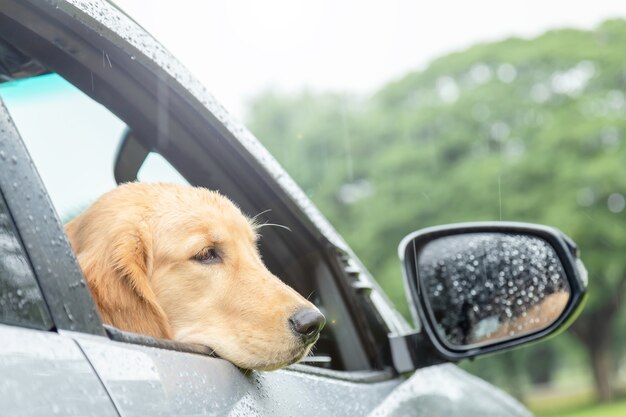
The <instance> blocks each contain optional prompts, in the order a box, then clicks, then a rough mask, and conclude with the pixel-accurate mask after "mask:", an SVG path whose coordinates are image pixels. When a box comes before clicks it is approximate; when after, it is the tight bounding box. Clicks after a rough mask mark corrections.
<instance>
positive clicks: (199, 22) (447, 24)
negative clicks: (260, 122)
mask: <svg viewBox="0 0 626 417" xmlns="http://www.w3.org/2000/svg"><path fill="white" fill-rule="evenodd" d="M115 2H116V3H117V4H118V5H119V6H120V7H122V8H123V9H124V10H126V12H127V13H128V14H129V15H131V16H132V17H133V18H134V19H135V20H137V21H138V22H139V23H140V24H141V25H142V26H144V27H145V28H146V29H147V30H148V31H149V32H151V33H152V34H153V35H155V37H156V38H157V39H158V40H159V41H161V42H162V43H163V44H164V45H165V46H166V47H167V48H168V49H169V50H170V51H171V52H172V53H173V54H174V55H176V56H177V57H178V58H179V59H180V60H181V61H182V62H183V63H184V64H185V65H186V66H187V67H189V69H191V71H192V72H193V73H194V74H195V75H196V76H197V77H198V78H199V79H200V80H201V81H202V82H203V83H204V84H206V85H207V87H208V88H209V91H211V92H212V93H213V94H214V95H215V96H216V97H217V98H218V100H219V101H221V102H222V104H223V105H224V106H225V107H226V108H227V109H229V110H230V112H231V113H233V114H234V115H235V116H237V117H238V118H240V119H243V118H244V112H245V108H246V102H247V100H249V99H250V98H251V97H254V96H255V95H256V94H258V93H259V92H261V91H264V90H267V89H270V88H275V89H280V90H283V91H294V90H299V89H304V88H308V89H313V90H332V91H339V92H355V93H359V94H367V93H370V92H373V91H375V90H376V89H378V88H379V87H381V86H382V85H383V84H384V83H385V82H387V81H390V80H393V79H396V78H399V77H401V76H403V75H404V74H406V73H407V72H409V71H411V70H415V69H419V68H423V67H424V66H425V65H426V64H427V63H428V62H430V61H431V60H432V59H434V58H436V57H438V56H440V55H443V54H445V53H447V52H451V51H454V50H459V49H463V48H465V47H468V46H470V45H473V44H475V43H478V42H485V41H492V40H498V39H502V38H506V37H509V36H513V35H515V36H524V37H528V36H534V35H537V34H540V33H542V32H544V31H546V30H548V29H551V28H559V27H564V26H569V27H579V28H592V27H594V26H595V25H596V24H598V23H599V22H601V21H602V20H604V19H606V18H611V17H626V1H625V0H593V1H581V0H524V1H516V2H511V1H506V0H505V1H502V0H474V1H461V0H457V1H453V0H436V1H434V2H430V1H428V2H427V1H417V0H413V1H410V0H386V1H382V0H379V1H372V0H343V1H341V0H335V1H332V0H317V1H309V2H304V1H299V0H226V1H207V0H205V1H200V0H177V1H171V0H150V1H146V0H115Z"/></svg>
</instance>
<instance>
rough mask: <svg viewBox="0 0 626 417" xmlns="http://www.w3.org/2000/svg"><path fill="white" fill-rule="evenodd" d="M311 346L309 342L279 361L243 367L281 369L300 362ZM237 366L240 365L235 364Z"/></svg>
mask: <svg viewBox="0 0 626 417" xmlns="http://www.w3.org/2000/svg"><path fill="white" fill-rule="evenodd" d="M312 347H313V345H312V344H311V345H308V346H306V347H304V348H303V349H299V351H298V352H297V353H296V354H294V355H289V359H286V360H284V361H280V362H276V363H269V364H256V365H255V366H251V367H243V368H244V369H245V368H248V369H254V370H255V371H275V370H277V369H281V368H284V367H286V366H289V365H293V364H294V363H297V362H300V361H301V360H302V359H304V358H305V357H306V356H307V355H308V354H309V352H310V351H311V348H312ZM233 363H234V364H235V365H237V363H236V362H233ZM237 366H239V367H242V366H241V365H237Z"/></svg>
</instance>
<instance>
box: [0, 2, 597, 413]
mask: <svg viewBox="0 0 626 417" xmlns="http://www.w3.org/2000/svg"><path fill="white" fill-rule="evenodd" d="M0 82H1V83H0V166H1V167H2V168H1V170H0V341H1V343H0V415H3V416H4V415H6V416H49V415H65V416H91V415H94V416H118V415H119V416H170V415H181V416H205V415H206V416H214V415H233V416H238V415H244V416H249V415H250V416H309V415H310V416H320V415H324V416H327V415H328V416H330V415H337V416H361V415H373V416H389V415H398V416H411V415H414V416H431V417H432V416H446V417H452V416H464V417H465V416H527V415H530V413H529V412H528V411H527V410H526V409H525V408H524V407H523V406H522V405H521V404H519V403H518V402H517V401H515V400H514V399H513V398H511V397H509V396H508V395H507V394H505V393H503V392H501V391H500V390H499V389H497V388H495V387H493V386H491V385H489V384H488V383H486V382H484V381H482V380H480V379H478V378H476V377H474V376H471V375H469V374H467V373H465V372H464V371H462V370H461V369H459V368H457V367H456V366H454V365H453V364H449V363H448V364H446V363H447V362H457V361H459V360H462V359H465V358H473V357H476V356H479V355H483V354H487V353H492V352H496V351H500V350H503V349H508V348H512V347H515V346H518V345H521V344H523V343H527V342H530V341H533V340H536V339H539V338H543V337H545V336H547V335H549V334H552V333H554V332H557V331H560V330H563V329H564V328H565V327H566V326H567V325H568V324H569V323H570V322H571V320H572V318H573V317H575V316H576V314H577V313H578V312H579V311H580V309H581V306H582V305H583V301H584V298H585V288H586V274H585V271H584V267H583V266H582V263H581V262H580V260H579V259H578V253H577V249H576V246H575V244H574V243H573V242H572V241H571V240H570V239H568V238H567V237H566V236H565V235H563V234H562V233H561V232H559V231H557V230H555V229H552V228H549V227H545V226H539V225H530V224H521V223H472V224H460V225H449V226H440V227H436V228H431V229H426V230H421V231H418V232H415V233H412V234H409V235H408V236H407V238H405V239H404V241H403V242H401V244H400V249H399V255H400V259H401V266H402V270H403V272H404V280H405V288H406V291H407V296H408V297H409V300H410V304H411V307H412V310H413V324H411V325H410V324H408V323H407V321H406V320H405V319H404V318H403V317H402V316H401V315H400V314H399V313H398V312H397V311H396V310H395V309H394V307H393V306H392V304H391V303H390V302H389V300H388V299H387V298H386V296H385V295H384V293H383V292H382V290H381V289H380V287H379V286H378V285H377V284H376V282H375V281H374V279H373V278H372V277H371V276H370V275H369V273H368V272H367V271H366V269H365V268H364V267H363V265H362V264H361V262H360V261H359V260H358V258H357V257H356V256H355V255H354V253H353V252H352V251H351V250H350V248H349V247H348V245H347V244H346V243H345V242H344V240H343V239H342V238H341V236H340V235H338V234H337V232H336V231H335V230H334V229H333V227H332V226H331V225H330V224H329V223H328V222H327V220H326V219H325V218H324V217H323V215H322V214H321V213H320V212H319V211H318V210H317V209H316V208H315V207H314V206H313V205H312V204H311V202H310V201H309V199H308V197H307V196H306V195H305V194H304V193H303V192H302V190H301V189H300V188H299V187H298V186H297V185H296V184H295V183H294V182H293V180H292V179H291V178H290V177H289V176H288V175H287V174H286V173H285V172H284V170H283V169H282V168H281V167H280V166H279V164H278V163H277V162H276V161H275V160H274V158H273V157H272V156H271V155H270V154H269V153H268V152H267V151H266V150H265V149H264V148H263V147H262V146H261V145H260V144H259V142H258V141H257V139H256V138H255V137H253V136H252V135H251V134H250V133H249V132H248V131H247V130H246V129H245V127H243V126H242V125H240V124H239V123H238V122H236V121H235V120H233V119H232V118H231V117H230V116H229V115H228V114H227V112H226V111H224V109H223V108H222V107H221V106H220V105H219V104H218V103H217V102H216V101H215V100H214V99H213V97H212V96H211V95H210V94H208V93H207V91H206V90H205V88H204V87H203V86H202V85H201V84H200V83H198V82H197V81H196V80H195V79H194V78H193V76H191V75H190V74H189V72H188V71H187V70H186V69H185V68H184V67H182V66H181V65H180V64H179V63H178V61H176V59H175V58H173V57H172V56H171V55H170V54H169V53H168V52H167V51H166V50H165V49H164V48H163V47H162V46H161V45H160V44H158V43H157V42H156V41H155V40H154V39H153V38H152V37H151V36H150V35H149V34H147V33H146V32H145V31H144V30H143V29H142V28H141V27H140V26H139V25H137V24H136V23H135V22H134V21H133V20H132V19H130V18H129V17H128V16H126V15H125V14H124V13H123V12H121V11H120V10H118V9H117V8H116V7H115V6H114V5H112V4H110V3H107V2H104V1H87V0H85V1H81V0H68V1H64V0H49V1H45V2H44V1H39V0H1V1H0ZM27 149H28V150H27ZM138 180H139V181H142V180H167V181H178V182H183V183H188V184H192V185H197V186H205V187H208V188H211V189H218V190H220V191H221V192H222V193H223V194H225V195H227V196H228V197H229V198H231V199H232V200H233V201H235V202H236V203H237V204H238V206H239V207H241V209H242V211H244V212H245V213H247V214H249V215H251V216H252V215H255V214H258V213H261V214H260V216H261V217H260V218H261V219H262V220H263V221H267V222H270V223H277V224H281V225H285V226H287V227H288V228H289V229H290V230H285V229H283V228H266V229H264V231H263V238H262V239H261V243H260V251H261V253H262V256H263V259H264V261H265V263H266V264H267V266H268V268H269V269H270V270H271V271H272V272H273V273H274V274H275V275H277V276H278V277H280V278H281V279H282V280H284V281H285V282H286V283H287V284H289V285H290V286H292V287H293V288H295V289H296V290H297V291H298V292H299V293H301V294H303V295H304V296H309V297H310V299H311V300H312V301H313V302H314V303H315V304H316V305H317V306H318V307H319V308H320V310H321V311H322V312H323V313H324V314H325V316H326V318H327V326H326V328H325V329H324V330H323V332H322V334H321V337H320V339H319V341H318V342H317V345H316V346H317V347H316V349H315V355H314V356H310V357H307V358H306V359H305V360H304V361H302V362H301V363H299V364H296V365H292V366H290V367H288V368H286V369H284V370H280V371H274V372H255V371H248V370H241V369H238V368H237V367H235V366H234V365H232V364H231V363H229V362H227V361H225V360H223V359H220V358H218V357H215V356H213V355H211V349H210V348H208V347H206V346H200V345H190V344H183V343H178V342H174V341H170V340H159V339H155V338H152V337H148V336H144V335H139V334H132V333H128V332H124V331H122V330H120V329H116V328H114V327H111V326H107V325H103V323H102V321H101V320H100V317H99V316H98V313H97V311H96V307H95V305H94V303H93V300H92V298H91V296H90V293H89V290H88V288H87V287H86V284H85V280H84V278H83V276H82V273H81V271H80V268H79V266H78V264H77V261H76V259H75V257H74V255H73V253H72V250H71V249H70V246H69V244H68V241H67V239H66V237H65V234H64V232H63V226H62V222H61V220H60V219H63V220H68V219H69V218H71V217H72V216H73V215H76V214H78V213H79V212H80V211H81V210H82V209H83V208H84V207H85V206H86V205H87V204H89V202H91V201H92V200H93V199H94V198H96V197H97V196H98V195H99V194H101V193H102V192H105V191H106V190H108V189H110V188H112V187H114V186H115V185H116V184H120V183H123V182H127V181H138ZM44 184H45V186H44ZM363 227H367V225H363ZM407 232H409V231H407ZM399 269H400V268H399ZM398 279H401V278H400V277H398ZM232 302H233V303H236V302H237V300H232Z"/></svg>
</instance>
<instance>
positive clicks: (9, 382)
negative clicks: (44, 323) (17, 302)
mask: <svg viewBox="0 0 626 417" xmlns="http://www.w3.org/2000/svg"><path fill="white" fill-rule="evenodd" d="M0 340H2V343H0V414H1V415H3V416H14V417H17V416H24V417H30V416H33V417H35V416H44V415H45V416H49V415H55V414H59V415H64V416H101V417H109V416H111V417H113V416H117V415H118V414H117V412H116V410H115V407H114V406H113V404H112V403H111V399H110V398H109V395H108V394H107V392H106V390H105V389H104V387H103V386H102V383H101V382H100V380H99V379H98V376H97V375H96V373H95V372H94V370H93V368H92V367H91V365H90V364H89V362H88V361H87V359H85V356H84V355H83V353H82V352H81V350H80V348H79V347H78V346H77V344H76V343H75V342H74V341H73V340H71V339H69V338H66V337H63V336H61V335H58V334H56V333H51V332H45V331H39V330H30V329H23V328H19V327H13V326H6V325H3V324H0Z"/></svg>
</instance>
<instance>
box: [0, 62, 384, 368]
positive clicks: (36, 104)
mask: <svg viewBox="0 0 626 417" xmlns="http://www.w3.org/2000/svg"><path fill="white" fill-rule="evenodd" d="M0 97H1V98H2V99H3V101H4V102H5V103H6V106H7V108H8V110H9V113H10V114H11V116H12V118H13V120H14V122H15V124H16V126H17V129H18V130H19V132H20V134H21V136H22V138H23V140H24V142H25V144H26V147H27V148H28V151H29V152H30V154H31V156H32V159H33V161H34V163H35V165H36V167H37V169H38V171H39V173H40V175H41V177H42V180H43V182H44V184H45V186H46V188H47V190H48V192H49V194H50V197H51V200H52V202H53V204H54V206H55V208H56V210H57V212H58V214H59V216H60V218H61V219H62V221H63V222H67V221H69V220H71V219H72V218H73V217H75V216H76V215H78V214H80V213H81V212H82V211H83V210H84V209H85V208H87V207H88V206H89V205H90V204H91V203H93V202H94V201H95V200H96V199H97V198H98V197H99V196H100V195H102V194H103V193H105V192H107V191H109V190H111V189H113V188H114V187H116V185H117V183H116V179H115V176H114V172H113V171H114V163H115V159H116V155H117V153H118V149H119V147H120V142H121V140H122V138H123V137H124V135H125V134H126V133H127V132H128V131H129V129H131V126H128V125H127V124H126V123H125V122H124V121H122V120H120V119H119V118H118V117H116V116H115V115H114V114H113V113H112V112H111V111H109V109H107V108H106V107H104V106H103V105H101V104H99V103H97V102H95V101H94V100H93V99H91V98H90V97H88V96H87V95H85V94H84V93H83V92H82V91H81V90H79V89H78V88H76V87H74V86H73V85H72V84H71V83H69V82H68V81H66V80H64V79H63V78H62V77H60V76H59V75H57V74H46V75H41V76H38V77H33V78H27V79H23V80H19V81H12V82H8V83H3V84H0ZM129 124H130V123H129ZM143 140H144V141H146V142H149V141H150V140H151V139H150V138H145V137H144V138H143ZM159 140H162V138H160V139H159ZM181 155H182V152H181V151H180V150H179V149H177V145H176V141H170V142H169V146H168V147H166V150H165V151H162V152H159V153H157V152H151V153H149V155H148V157H147V158H146V159H145V161H143V163H142V165H141V167H140V168H139V170H138V172H137V175H136V179H137V180H139V181H150V182H153V181H166V182H177V183H191V184H194V185H203V186H206V187H208V188H211V189H217V190H220V191H221V192H223V193H224V189H223V188H222V186H223V185H224V187H225V188H226V190H235V194H233V195H231V194H229V193H228V192H226V193H225V194H226V195H227V196H228V197H230V198H231V199H232V200H234V202H235V203H236V204H238V205H240V206H242V205H243V206H244V207H248V211H249V212H246V210H245V209H244V212H246V213H245V214H247V215H249V216H254V215H256V214H258V213H260V212H262V211H264V210H268V209H269V210H271V209H272V207H271V206H270V207H268V206H267V205H261V206H258V207H254V202H252V203H251V202H250V201H242V200H241V199H240V198H238V197H239V195H246V192H245V190H239V191H238V192H239V193H240V194H236V193H237V189H236V188H233V186H232V184H237V181H238V179H237V178H232V177H229V176H228V175H227V174H225V173H224V172H222V171H220V170H219V168H218V164H215V163H214V161H210V160H203V164H202V166H197V169H196V166H194V164H197V161H189V160H186V159H184V158H183V157H182V156H181ZM181 167H182V168H184V169H183V170H180V171H179V169H180V168H181ZM183 171H184V172H185V173H187V175H184V174H183V173H182V172H183ZM190 173H192V175H196V177H195V178H194V177H191V178H190V179H189V180H188V179H187V177H188V176H189V174H190ZM198 177H201V178H202V181H204V182H200V183H199V181H198ZM204 179H206V180H204ZM251 205H252V206H253V208H252V209H250V206H251ZM250 210H254V212H250ZM261 220H263V219H261ZM286 221H287V222H288V221H289V220H288V219H287V220H286ZM301 239H303V238H302V236H298V235H296V234H294V233H293V232H290V231H288V230H285V229H280V228H265V229H264V231H263V237H262V238H261V241H260V251H261V253H262V256H263V259H264V261H265V263H266V264H267V266H268V268H269V269H270V270H271V271H272V272H273V273H274V274H275V275H277V276H278V277H279V278H281V279H282V280H283V281H285V282H286V283H287V284H289V285H291V286H292V287H294V288H295V289H296V290H297V291H299V292H300V293H301V294H302V295H304V296H305V297H308V298H309V299H310V300H311V301H312V302H314V303H315V304H316V305H317V306H318V307H319V308H320V309H321V310H322V311H323V313H324V314H325V315H326V317H327V319H328V324H327V327H326V329H325V330H324V331H323V332H322V335H321V338H320V340H319V341H318V342H317V344H316V349H315V357H312V358H310V359H309V361H310V362H311V363H314V364H316V365H318V366H322V367H326V368H332V369H337V370H363V369H371V368H372V361H371V359H370V358H368V357H367V356H366V353H365V352H364V351H363V348H362V345H361V343H362V342H361V341H360V339H359V336H358V333H357V330H356V326H355V324H354V323H353V322H352V320H351V318H350V315H349V313H348V311H347V307H346V306H345V301H344V299H343V295H342V293H341V291H340V289H339V288H338V287H337V284H336V282H335V280H334V278H333V277H334V276H336V274H337V273H341V272H342V271H341V270H333V265H329V264H328V261H327V259H328V257H329V254H330V255H331V257H332V256H333V255H334V256H336V257H337V261H338V265H341V263H340V262H341V259H340V258H341V256H340V254H339V253H335V252H334V249H332V248H328V251H326V252H325V251H323V250H317V249H314V248H313V246H306V248H307V249H305V250H302V249H297V248H299V247H304V246H303V244H302V243H297V244H295V243H294V242H295V241H296V240H301ZM294 248H296V249H294ZM109 335H113V336H116V335H117V336H116V337H117V338H118V339H122V340H124V341H131V342H132V338H128V337H126V338H124V337H125V336H119V332H118V333H116V331H115V329H113V330H111V329H109ZM137 342H138V343H143V344H145V342H146V338H145V337H144V338H141V339H140V340H139V339H138V340H137ZM161 346H162V347H163V345H161ZM172 346H174V347H176V345H172ZM165 347H168V346H165ZM170 347H171V346H170ZM381 349H383V348H381ZM192 351H194V350H193V349H192Z"/></svg>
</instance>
